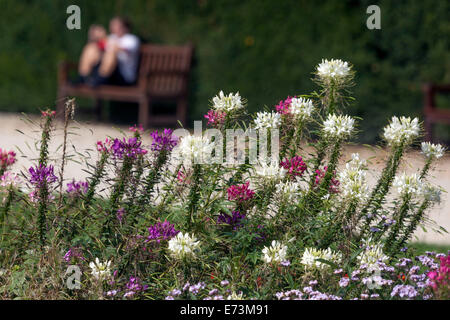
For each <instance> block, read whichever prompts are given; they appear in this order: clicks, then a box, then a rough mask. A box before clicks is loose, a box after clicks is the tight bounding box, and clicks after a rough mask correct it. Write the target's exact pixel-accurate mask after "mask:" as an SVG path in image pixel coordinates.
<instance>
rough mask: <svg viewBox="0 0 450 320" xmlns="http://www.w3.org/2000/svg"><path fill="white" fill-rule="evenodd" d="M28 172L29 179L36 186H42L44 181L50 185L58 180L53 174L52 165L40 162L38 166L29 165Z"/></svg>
mask: <svg viewBox="0 0 450 320" xmlns="http://www.w3.org/2000/svg"><path fill="white" fill-rule="evenodd" d="M28 172H29V173H30V175H31V177H30V179H29V181H30V183H31V184H32V185H34V186H35V187H36V188H40V187H42V186H43V185H44V183H45V184H47V185H50V184H52V183H55V182H56V181H57V180H58V178H57V177H56V176H55V174H54V168H53V166H52V165H50V166H48V167H46V166H44V165H42V164H41V165H39V167H38V166H35V167H30V169H28Z"/></svg>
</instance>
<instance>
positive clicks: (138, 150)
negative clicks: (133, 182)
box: [111, 137, 147, 159]
mask: <svg viewBox="0 0 450 320" xmlns="http://www.w3.org/2000/svg"><path fill="white" fill-rule="evenodd" d="M111 151H112V153H113V155H114V157H115V158H118V159H122V158H123V157H124V156H125V157H127V158H132V159H136V157H137V156H138V155H141V154H142V155H144V154H146V153H147V150H145V149H143V148H142V142H141V141H139V140H138V139H137V138H135V137H133V138H128V140H127V139H126V138H123V139H122V140H119V139H114V142H113V144H112V146H111Z"/></svg>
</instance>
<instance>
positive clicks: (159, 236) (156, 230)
mask: <svg viewBox="0 0 450 320" xmlns="http://www.w3.org/2000/svg"><path fill="white" fill-rule="evenodd" d="M179 232H180V231H179V230H176V229H175V226H174V225H173V224H171V223H170V222H169V221H167V220H164V222H157V223H156V224H155V225H153V226H151V227H150V228H148V233H149V236H148V237H147V240H146V242H149V241H152V240H156V242H158V243H159V242H161V240H170V239H172V238H173V237H175V236H176V235H177V234H178V233H179Z"/></svg>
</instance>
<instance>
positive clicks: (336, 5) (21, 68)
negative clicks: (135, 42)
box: [0, 0, 450, 143]
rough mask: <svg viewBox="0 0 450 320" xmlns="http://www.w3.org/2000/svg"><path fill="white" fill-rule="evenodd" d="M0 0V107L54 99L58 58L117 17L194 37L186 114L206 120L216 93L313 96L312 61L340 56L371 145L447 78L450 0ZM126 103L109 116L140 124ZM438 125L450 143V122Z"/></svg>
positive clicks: (354, 109)
mask: <svg viewBox="0 0 450 320" xmlns="http://www.w3.org/2000/svg"><path fill="white" fill-rule="evenodd" d="M71 4H76V5H78V6H79V7H80V8H81V23H82V28H81V30H68V29H67V28H66V19H67V17H68V14H66V8H67V7H68V6H69V5H71ZM371 4H377V5H378V6H380V8H381V30H368V29H367V27H366V19H367V18H368V16H369V15H368V14H366V9H367V7H368V6H369V5H371ZM0 8H1V12H0V25H1V27H0V29H1V41H0V111H1V112H5V111H8V112H17V111H25V112H28V113H33V112H38V111H39V109H42V108H44V107H47V106H53V105H54V102H55V99H56V90H57V75H56V71H57V64H58V62H59V61H62V60H72V61H77V60H78V57H79V55H80V53H81V49H82V47H83V44H84V43H85V42H86V39H87V28H88V27H89V25H90V24H92V23H100V24H103V25H104V26H105V27H107V25H108V21H109V19H110V18H111V17H113V16H114V15H118V14H120V15H124V16H126V17H128V18H129V19H130V20H131V22H132V24H133V33H135V34H137V35H138V36H139V37H141V39H142V40H143V41H144V42H150V43H162V44H184V43H186V42H188V41H191V42H192V43H193V44H194V46H195V60H194V62H195V64H194V68H193V73H192V78H191V82H190V105H189V108H190V109H189V110H190V112H189V116H190V119H191V120H194V119H195V120H200V119H202V118H203V116H202V115H203V114H204V113H205V112H206V111H207V110H208V104H209V100H210V99H211V98H212V97H213V96H214V95H216V94H217V92H218V91H219V90H224V91H225V92H227V91H233V92H234V91H239V92H240V93H241V95H242V96H243V97H245V98H247V99H248V105H249V109H250V111H256V110H260V109H261V108H262V107H263V106H264V105H267V106H269V107H271V106H273V105H275V104H276V103H278V101H280V100H281V99H283V98H285V97H286V96H288V95H291V96H292V95H295V94H303V93H309V92H310V91H312V90H315V89H316V87H315V86H314V84H313V83H312V81H311V80H310V79H311V77H312V75H311V73H312V72H313V71H314V66H315V65H316V64H317V63H318V62H320V61H321V59H322V58H340V59H343V60H346V61H350V62H351V63H353V65H354V68H355V70H356V71H357V76H356V84H357V85H356V86H355V87H354V88H353V92H354V96H355V97H356V99H357V102H356V103H355V104H354V105H352V106H349V108H348V113H349V114H352V115H355V116H360V117H362V118H364V120H363V121H362V124H361V129H362V132H361V134H360V135H359V139H360V142H371V143H372V142H376V141H377V139H378V137H379V132H380V130H381V128H382V127H383V126H384V125H385V124H386V123H387V119H388V117H390V116H392V115H410V116H421V113H422V107H423V94H422V91H421V86H422V83H424V82H435V83H450V19H449V17H450V2H449V1H442V0H421V1H414V0H409V1H400V0H398V1H393V0H391V1H389V0H381V1H364V0H361V1H356V0H336V1H326V2H325V1H305V0H282V1H272V0H245V1H242V0H214V1H212V0H170V1H167V0H133V1H130V0H115V1H111V0H108V1H100V0H96V1H92V0H85V1H73V0H71V1H54V0H39V1H25V0H21V1H17V0H0ZM439 99H441V100H442V101H441V100H439ZM439 99H438V104H443V105H445V104H447V105H449V106H450V104H449V103H448V98H445V97H442V98H439ZM78 102H79V104H80V105H81V107H82V108H89V107H90V106H91V105H90V104H91V103H92V102H91V101H90V100H83V99H81V100H79V101H78ZM130 108H134V107H130ZM121 110H123V109H120V108H118V107H117V106H114V104H110V108H109V113H110V120H111V121H112V122H113V123H114V122H119V123H120V122H122V124H123V122H127V124H134V123H135V122H136V121H137V120H136V117H137V107H136V108H135V112H136V113H134V111H133V112H131V113H130V112H126V114H127V115H128V116H127V117H123V115H120V113H121V112H122V113H123V111H121ZM133 110H134V109H133ZM436 134H437V135H438V137H439V139H440V140H447V141H448V140H449V137H450V129H449V128H448V127H447V126H438V128H437V133H436Z"/></svg>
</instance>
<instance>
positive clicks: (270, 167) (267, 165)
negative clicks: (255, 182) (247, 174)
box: [255, 161, 287, 181]
mask: <svg viewBox="0 0 450 320" xmlns="http://www.w3.org/2000/svg"><path fill="white" fill-rule="evenodd" d="M286 172H287V170H286V169H284V168H283V167H280V165H279V163H278V162H277V161H270V162H266V161H260V162H259V166H258V167H257V168H255V174H256V177H257V178H260V179H264V180H274V181H278V180H280V179H282V178H284V177H285V175H286Z"/></svg>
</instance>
